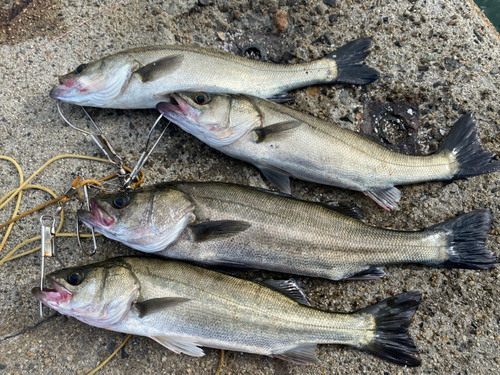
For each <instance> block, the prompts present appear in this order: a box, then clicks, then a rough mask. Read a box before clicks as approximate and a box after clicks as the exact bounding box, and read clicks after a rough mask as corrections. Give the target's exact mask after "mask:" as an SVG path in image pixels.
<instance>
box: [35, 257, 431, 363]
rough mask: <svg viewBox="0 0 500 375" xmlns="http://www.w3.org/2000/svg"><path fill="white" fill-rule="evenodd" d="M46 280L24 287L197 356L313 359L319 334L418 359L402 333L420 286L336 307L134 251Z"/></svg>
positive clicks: (293, 290)
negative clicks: (343, 310)
mask: <svg viewBox="0 0 500 375" xmlns="http://www.w3.org/2000/svg"><path fill="white" fill-rule="evenodd" d="M47 279H48V280H49V281H50V282H51V283H52V285H53V289H44V290H40V288H34V289H33V290H32V293H33V294H34V295H35V297H36V298H38V299H39V300H40V301H41V302H43V303H44V304H45V305H46V306H48V307H50V308H52V309H54V310H57V311H59V312H60V313H61V314H64V315H69V316H73V317H75V318H77V319H79V320H81V321H82V322H85V323H87V324H90V325H92V326H95V327H100V328H105V329H109V330H112V331H117V332H124V333H129V334H134V335H140V336H147V337H150V338H152V339H153V340H155V341H157V342H158V343H160V344H161V345H163V346H165V347H166V348H168V349H170V350H172V351H174V352H175V353H185V354H188V355H191V356H196V357H201V356H203V355H204V353H203V350H202V349H200V348H199V346H207V347H212V348H218V349H225V350H235V351H240V352H247V353H256V354H261V355H267V356H270V357H278V358H282V359H285V360H288V361H292V362H295V363H299V364H305V363H311V362H318V361H319V360H318V358H317V357H316V356H315V353H314V352H315V349H316V345H317V344H318V343H324V344H344V345H350V346H354V347H356V348H359V349H362V350H366V351H368V352H371V353H372V354H375V355H377V356H379V357H381V358H383V359H386V360H389V361H391V362H394V363H397V364H400V365H407V366H418V365H420V362H421V361H420V359H419V358H417V357H415V356H413V354H416V353H418V349H417V348H416V346H415V344H414V343H413V341H412V339H411V338H410V337H409V336H408V326H409V325H410V323H411V321H412V318H413V315H414V314H415V311H416V309H417V307H418V305H419V303H420V300H421V294H420V293H419V292H407V293H403V294H399V295H396V296H394V297H392V298H389V299H387V300H385V301H382V302H380V303H378V304H376V305H372V306H368V307H366V308H365V309H362V310H360V311H357V312H355V313H350V314H339V313H332V312H327V311H321V310H318V309H315V308H312V307H310V305H309V303H308V301H307V300H306V299H305V298H304V295H303V292H302V290H300V288H298V287H297V286H296V285H295V284H294V283H293V282H290V281H286V280H285V281H283V280H269V281H267V284H266V282H263V283H260V284H259V283H256V282H253V281H247V280H242V279H238V278H235V277H232V276H229V275H226V274H222V273H218V272H215V271H210V270H207V269H204V268H200V267H196V266H193V265H190V264H185V263H180V262H176V261H167V260H159V259H148V258H134V257H124V258H114V259H109V260H107V261H104V262H101V263H96V264H91V265H88V266H83V267H75V268H66V269H63V270H60V271H56V272H53V273H51V274H50V275H48V276H47ZM268 285H269V286H270V287H269V286H268ZM289 297H292V298H294V299H295V300H294V299H292V298H289Z"/></svg>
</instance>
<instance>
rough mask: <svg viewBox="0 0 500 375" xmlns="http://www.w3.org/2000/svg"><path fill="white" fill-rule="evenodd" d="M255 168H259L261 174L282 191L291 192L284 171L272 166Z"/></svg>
mask: <svg viewBox="0 0 500 375" xmlns="http://www.w3.org/2000/svg"><path fill="white" fill-rule="evenodd" d="M257 168H259V169H260V171H261V172H262V174H263V175H264V176H265V177H266V178H267V179H268V180H269V181H271V183H272V184H273V185H275V186H276V187H277V188H278V189H280V190H281V191H282V192H283V193H286V194H291V193H292V190H291V189H290V177H289V176H288V174H287V173H286V172H284V171H282V170H280V169H278V168H275V167H272V166H257Z"/></svg>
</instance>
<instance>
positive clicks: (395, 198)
mask: <svg viewBox="0 0 500 375" xmlns="http://www.w3.org/2000/svg"><path fill="white" fill-rule="evenodd" d="M364 193H365V194H366V196H368V197H370V198H371V199H373V200H374V201H375V202H376V203H377V204H378V205H379V206H380V207H382V208H383V209H384V210H387V211H390V210H399V206H398V202H399V200H400V199H401V191H400V190H399V189H397V188H395V187H394V186H392V187H389V188H385V189H371V190H367V191H365V192H364Z"/></svg>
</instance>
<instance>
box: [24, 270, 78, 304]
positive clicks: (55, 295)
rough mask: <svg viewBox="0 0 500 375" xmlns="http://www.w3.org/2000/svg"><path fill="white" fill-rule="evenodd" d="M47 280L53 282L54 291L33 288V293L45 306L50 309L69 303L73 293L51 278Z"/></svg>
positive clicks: (48, 277)
mask: <svg viewBox="0 0 500 375" xmlns="http://www.w3.org/2000/svg"><path fill="white" fill-rule="evenodd" d="M47 279H48V280H49V281H50V282H52V286H53V289H43V290H42V289H40V288H39V287H36V288H33V289H32V290H31V293H32V294H33V295H34V296H35V297H36V298H37V299H38V300H40V302H42V303H43V304H44V305H47V306H49V307H53V306H54V305H55V306H57V305H59V304H61V303H65V302H68V301H69V300H70V299H71V297H72V296H73V293H71V292H70V291H69V290H67V289H66V288H65V287H63V286H62V285H60V284H58V283H57V282H56V281H55V280H53V279H52V278H51V277H50V276H47Z"/></svg>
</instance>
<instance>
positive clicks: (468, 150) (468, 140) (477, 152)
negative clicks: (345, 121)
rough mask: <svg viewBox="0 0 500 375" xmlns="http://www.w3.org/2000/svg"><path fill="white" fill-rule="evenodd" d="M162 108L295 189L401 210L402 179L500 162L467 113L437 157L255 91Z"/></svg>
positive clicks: (174, 97)
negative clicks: (388, 144)
mask: <svg viewBox="0 0 500 375" xmlns="http://www.w3.org/2000/svg"><path fill="white" fill-rule="evenodd" d="M157 109H158V110H159V111H160V112H161V113H162V114H163V115H164V116H165V117H166V118H167V119H169V120H170V121H172V122H174V123H175V124H177V125H179V126H180V127H181V128H182V129H184V130H185V131H187V132H188V133H191V134H193V135H194V136H195V137H197V138H199V139H200V140H202V141H203V142H205V143H206V144H208V145H209V146H211V147H213V148H215V149H217V150H219V151H221V152H223V153H225V154H226V155H229V156H232V157H234V158H237V159H240V160H244V161H246V162H249V163H252V164H253V165H255V166H256V167H257V168H259V169H260V171H261V172H262V174H263V175H264V176H266V177H267V178H268V179H269V180H270V181H271V182H272V183H273V184H274V185H276V186H277V187H278V188H279V189H281V190H282V191H284V192H286V193H290V180H289V177H290V176H291V177H295V178H298V179H301V180H305V181H311V182H316V183H320V184H325V185H333V186H339V187H342V188H346V189H351V190H357V191H362V192H364V193H365V194H366V195H368V196H369V197H370V198H372V199H373V200H375V202H377V203H378V204H379V205H380V206H381V207H383V208H385V209H387V210H390V209H398V204H397V202H398V201H399V200H400V198H401V192H400V191H399V190H398V189H397V188H395V187H394V186H395V185H405V184H413V183H419V182H423V181H435V180H453V179H457V178H463V177H469V176H475V175H480V174H484V173H490V172H493V171H496V170H498V169H500V162H492V163H490V161H491V159H492V157H493V156H494V154H492V153H489V152H486V151H484V150H483V149H482V147H481V141H480V140H479V138H478V136H477V124H476V122H475V121H474V118H473V117H472V115H471V114H466V115H464V116H463V117H462V118H461V119H459V120H458V121H457V123H456V124H455V126H454V127H453V128H452V129H451V131H450V132H449V134H448V136H447V138H446V139H445V140H444V142H443V143H442V145H441V147H440V148H439V149H438V150H437V152H436V153H435V154H433V155H428V156H413V155H404V154H399V153H396V152H393V151H391V150H389V149H387V148H385V147H383V146H381V145H379V144H378V143H376V142H374V141H372V140H370V139H368V138H367V137H364V136H363V135H361V134H359V133H356V132H353V131H351V130H348V129H344V128H341V127H338V126H335V125H333V124H332V123H329V122H327V121H323V120H320V119H318V118H316V117H314V116H311V115H308V114H305V113H302V112H299V111H296V110H294V109H292V108H289V107H286V106H283V105H278V104H276V103H272V102H270V101H267V100H264V99H260V98H256V97H251V96H247V95H220V94H219V95H217V94H208V93H203V92H199V93H177V94H171V96H170V103H159V104H158V105H157Z"/></svg>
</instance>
